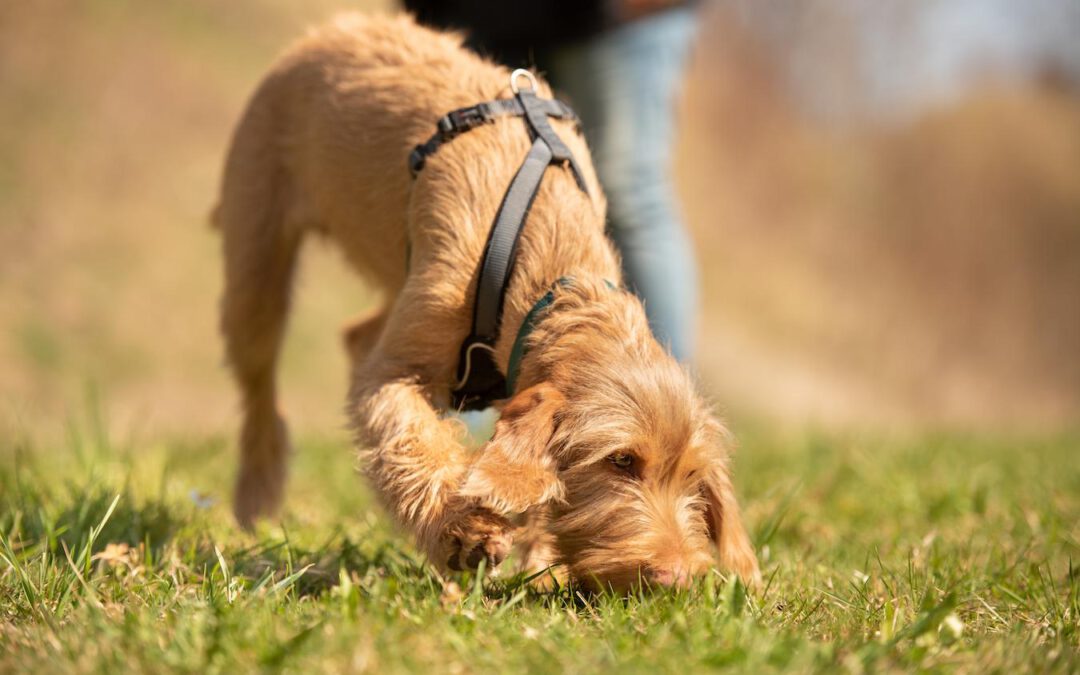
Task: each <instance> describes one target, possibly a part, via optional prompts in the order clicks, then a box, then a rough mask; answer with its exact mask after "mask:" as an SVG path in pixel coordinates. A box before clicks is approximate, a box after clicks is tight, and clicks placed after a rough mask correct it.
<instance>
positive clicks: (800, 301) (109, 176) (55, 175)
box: [0, 0, 1080, 434]
mask: <svg viewBox="0 0 1080 675" xmlns="http://www.w3.org/2000/svg"><path fill="white" fill-rule="evenodd" d="M347 8H360V9H391V8H393V4H392V3H386V2H361V3H357V2H345V1H334V2H331V1H329V0H306V1H305V2H299V1H295V0H294V1H291V2H290V1H286V0H258V1H256V0H231V1H230V2H227V3H225V2H220V1H217V0H155V2H152V3H151V2H138V1H136V0H35V2H23V3H20V2H12V1H5V2H0V425H2V426H0V429H5V430H11V429H16V430H18V429H27V428H32V429H38V428H41V427H42V426H43V425H50V424H55V423H57V422H60V421H63V420H64V419H65V418H66V417H68V416H70V415H71V414H72V412H73V411H76V410H79V409H80V408H82V407H83V406H84V405H85V402H86V400H87V398H88V397H91V398H93V399H96V400H100V401H104V405H105V407H106V409H107V411H108V419H109V420H110V423H112V424H115V425H118V426H119V427H121V428H123V429H127V430H134V431H135V432H137V431H139V430H154V431H155V432H157V431H166V432H172V431H175V432H184V433H189V432H192V431H196V432H200V433H201V432H210V433H217V432H227V433H229V434H231V433H232V429H233V427H234V425H235V423H236V407H237V406H236V398H235V393H234V389H233V387H232V385H231V382H230V381H229V378H228V374H227V372H226V371H225V369H224V367H223V365H222V358H221V354H222V346H221V340H220V339H219V337H218V334H217V328H216V321H217V319H216V313H217V302H218V296H219V294H220V287H221V280H220V277H221V271H220V260H219V242H218V240H217V237H216V235H215V233H214V232H213V231H211V229H210V228H209V226H208V223H207V216H208V214H209V211H210V208H211V206H212V204H213V202H214V200H215V197H216V191H217V183H218V179H219V176H220V171H221V165H222V161H223V157H224V152H225V148H226V145H227V142H228V139H229V136H230V133H231V130H232V127H233V125H234V123H235V122H236V120H237V118H238V116H239V114H240V112H241V109H242V106H243V105H244V102H245V100H246V98H247V96H248V95H249V94H250V92H251V91H252V90H253V88H254V86H255V84H256V82H257V81H258V79H259V78H260V77H261V76H262V74H263V73H264V72H265V70H266V69H267V68H268V66H269V65H270V63H271V61H272V60H273V58H274V56H275V54H276V53H277V52H278V51H280V50H281V49H282V48H283V47H284V46H285V45H286V44H287V43H288V42H289V41H290V40H292V39H293V38H294V37H296V36H297V35H298V34H299V33H300V32H301V31H302V30H303V28H304V27H305V26H307V25H310V24H311V23H314V22H318V21H321V20H323V19H325V18H326V17H328V16H329V15H330V14H332V13H333V12H334V11H336V10H340V9H347ZM701 12H702V14H701V25H700V35H699V39H698V43H697V45H696V47H695V49H694V55H693V59H692V64H691V66H690V70H689V72H688V74H687V78H686V82H685V86H684V91H683V95H682V105H681V113H680V120H681V125H680V135H679V150H678V153H677V162H676V172H677V178H678V186H679V190H680V193H681V196H682V198H683V203H684V207H685V213H686V216H687V219H688V221H689V223H690V225H691V228H692V230H693V234H694V237H695V241H696V243H697V250H698V255H699V258H700V261H701V267H702V275H703V278H702V284H703V301H704V306H703V315H702V321H701V327H700V330H701V334H700V338H699V350H698V356H697V368H698V370H699V372H700V376H701V379H702V380H703V382H704V383H705V386H706V388H707V389H708V390H709V391H710V393H711V394H713V396H714V397H715V398H716V400H717V401H719V402H720V404H721V406H722V407H723V408H724V409H725V410H726V411H727V413H728V415H729V417H733V418H736V420H737V419H755V420H765V421H766V422H767V423H769V424H773V423H776V424H785V425H788V424H792V425H803V424H807V423H810V424H813V425H822V426H829V427H833V426H837V427H858V428H864V427H880V428H900V429H903V428H917V427H918V428H926V427H933V428H979V429H983V430H986V429H990V430H1000V431H1014V430H1016V431H1019V430H1033V431H1052V430H1058V429H1062V428H1066V427H1073V428H1075V426H1076V423H1077V422H1078V421H1080V2H1077V1H1076V0H1025V1H1024V2H1016V1H1014V0H799V1H796V0H786V1H775V2H752V1H750V0H744V1H741V2H736V1H732V0H718V1H714V2H708V3H702V5H701ZM402 162H403V163H402V170H404V158H403V159H402ZM372 301H373V298H372V296H371V294H370V293H369V292H368V291H367V290H366V289H365V288H364V286H363V285H362V283H361V282H359V281H358V280H357V279H356V278H355V277H353V276H352V275H351V273H349V272H348V271H346V270H345V269H344V266H343V265H342V263H341V261H340V260H339V258H338V256H337V255H336V254H335V253H334V252H333V251H330V250H327V249H324V248H322V247H321V246H320V245H319V244H318V243H317V242H311V244H310V245H309V246H308V250H306V251H305V256H304V261H303V264H302V267H301V274H300V281H299V286H298V292H297V295H296V304H295V307H296V311H295V312H294V314H293V317H292V323H291V329H290V334H289V340H288V344H287V348H286V353H285V357H284V371H283V383H282V385H283V386H282V394H283V399H284V402H285V406H286V409H287V411H288V412H289V415H290V418H291V421H292V425H293V427H294V428H295V429H297V430H299V431H301V432H303V431H305V430H308V431H321V432H325V431H327V430H332V429H335V428H338V427H340V425H341V424H342V421H343V416H342V415H341V413H340V410H341V402H342V400H343V396H344V392H345V375H346V371H345V359H344V357H343V354H342V352H341V349H340V346H339V343H338V328H339V327H340V325H341V324H342V323H343V322H344V321H345V320H346V319H347V318H348V317H350V316H352V315H355V314H356V313H358V312H360V311H362V310H364V309H365V308H366V307H368V306H369V305H370V304H371V303H372Z"/></svg>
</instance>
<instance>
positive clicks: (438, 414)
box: [213, 13, 760, 589]
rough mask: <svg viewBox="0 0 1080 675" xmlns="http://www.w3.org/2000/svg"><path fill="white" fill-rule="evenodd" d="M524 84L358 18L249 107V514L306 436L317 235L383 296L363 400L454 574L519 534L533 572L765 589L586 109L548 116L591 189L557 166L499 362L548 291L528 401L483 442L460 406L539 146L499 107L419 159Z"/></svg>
mask: <svg viewBox="0 0 1080 675" xmlns="http://www.w3.org/2000/svg"><path fill="white" fill-rule="evenodd" d="M508 81H509V73H508V71H507V70H506V69H505V68H503V67H500V66H498V65H495V64H493V63H491V62H489V61H487V60H485V59H483V58H481V57H479V56H476V55H474V54H472V53H470V52H469V51H467V50H465V49H464V48H463V47H462V38H461V37H460V36H459V35H456V34H452V33H441V32H435V31H432V30H429V29H426V28H423V27H421V26H418V25H417V24H416V23H415V22H414V21H413V20H412V19H411V18H410V17H408V16H381V17H380V16H366V15H362V14H356V13H352V14H345V15H340V16H337V17H335V18H334V19H333V20H332V21H331V22H330V23H329V24H327V25H325V26H322V27H320V28H317V29H314V30H312V31H310V32H309V33H308V34H307V35H306V36H305V37H304V38H302V39H301V40H300V41H299V42H298V43H297V44H295V45H294V46H293V47H292V48H291V49H289V50H287V51H286V53H285V54H284V55H283V56H282V57H281V58H280V59H279V60H278V62H277V64H276V65H275V66H274V67H273V69H272V70H271V71H270V73H269V74H268V75H267V76H266V77H265V79H264V80H263V81H262V83H261V84H260V86H259V87H258V89H257V90H256V92H255V93H254V95H253V96H252V98H251V100H250V102H249V104H248V106H247V109H246V111H245V112H244V114H243V117H242V119H241V121H240V123H239V125H238V127H237V129H236V131H235V134H234V137H233V139H232V143H231V147H230V149H229V152H228V158H227V161H226V166H225V170H224V177H223V180H222V188H221V193H220V198H219V201H218V204H217V206H216V208H215V209H214V214H213V222H214V224H215V226H216V227H217V228H218V229H219V230H220V231H221V233H222V235H223V241H224V262H225V290H224V296H223V301H222V314H221V328H222V332H223V334H224V337H225V342H226V346H227V359H228V363H229V365H230V366H231V370H232V372H233V374H234V376H235V379H236V381H237V384H238V385H239V389H240V392H241V397H242V403H243V414H244V419H243V425H242V430H241V433H240V443H239V445H240V459H241V461H240V470H239V476H238V479H237V484H236V490H235V499H234V512H235V515H236V517H237V519H238V521H239V522H240V523H241V524H242V525H244V526H246V527H251V526H252V524H253V523H254V522H255V521H256V520H257V519H258V518H259V517H260V516H265V515H270V514H273V513H274V512H275V510H276V509H277V508H278V507H279V505H280V503H281V500H282V492H283V487H284V483H285V474H286V463H287V458H288V455H289V441H288V435H287V431H286V425H285V421H284V417H283V416H282V414H281V412H280V411H279V409H278V406H277V402H276V378H275V364H276V360H277V358H278V353H279V351H280V347H281V341H282V337H283V334H284V330H285V322H286V316H287V313H288V305H289V295H290V285H291V278H292V276H293V272H294V268H295V266H296V260H297V253H298V251H299V249H300V245H301V241H302V240H303V239H304V237H305V236H307V235H309V234H312V233H315V234H319V235H322V236H323V237H325V238H327V239H329V240H331V241H332V242H333V243H334V244H336V245H337V246H338V247H339V248H340V249H341V250H342V251H343V252H344V255H345V258H346V259H347V261H348V263H349V264H350V265H351V266H352V267H353V268H355V269H356V271H357V272H359V273H360V274H361V275H362V276H363V277H364V278H365V279H366V280H368V281H369V282H370V283H371V284H373V285H374V286H376V287H377V288H379V289H380V290H381V292H382V294H383V302H382V305H381V307H380V308H379V309H378V310H376V311H374V312H372V313H370V314H369V315H367V316H364V317H361V318H360V319H358V320H356V321H354V322H353V323H351V324H350V325H349V326H347V328H346V330H345V331H344V341H345V345H346V348H347V350H348V353H349V356H350V360H351V364H352V367H351V368H352V370H351V380H350V382H351V384H350V388H349V394H348V399H347V400H348V403H347V411H348V416H349V419H350V421H351V425H352V428H353V429H354V430H355V435H356V442H357V446H358V448H359V452H360V456H361V464H362V466H363V470H364V472H365V473H366V475H367V477H368V479H369V481H370V483H371V485H372V486H373V488H374V490H375V492H376V493H377V494H378V496H379V498H380V500H381V502H382V504H383V505H384V506H385V508H386V509H387V510H388V511H389V512H390V513H391V514H393V516H394V517H395V518H396V520H397V522H398V523H400V524H401V525H402V526H403V527H404V528H405V529H407V530H408V531H410V532H411V533H412V534H413V535H414V537H415V540H416V543H417V545H418V547H419V548H420V549H421V550H422V551H423V552H424V553H425V554H426V555H427V556H428V558H429V560H431V561H433V563H434V564H436V565H437V566H439V567H440V568H444V569H451V570H460V569H472V568H477V567H478V566H479V564H480V563H481V561H485V564H486V566H487V568H488V569H491V568H493V567H494V566H496V565H498V564H499V563H501V562H502V560H503V559H504V558H505V557H506V556H507V555H508V554H509V553H510V550H511V546H512V545H514V544H516V545H518V546H519V548H520V552H521V561H522V564H523V566H524V568H525V569H527V570H533V571H534V570H543V569H544V568H547V567H549V566H550V567H555V568H556V569H558V570H560V571H561V573H562V574H565V575H568V576H569V578H571V579H574V580H578V581H579V582H581V583H582V584H584V585H585V586H595V587H610V588H616V589H627V588H630V587H634V586H635V585H637V584H639V583H647V584H655V585H659V586H685V585H687V584H688V583H690V581H691V579H693V578H694V577H695V576H697V575H699V574H700V573H702V572H703V571H704V570H706V569H708V568H709V567H711V566H712V565H714V564H715V561H716V559H717V557H718V559H719V563H720V565H721V566H722V567H723V568H725V569H727V570H730V571H733V572H735V573H736V574H738V575H739V576H740V577H741V578H742V579H743V580H745V581H746V582H748V583H753V582H755V581H756V580H758V579H760V574H759V571H758V564H757V559H756V557H755V553H754V549H753V547H752V545H751V543H750V540H749V538H748V536H747V533H746V531H745V530H744V527H743V524H742V521H741V517H740V513H739V505H738V502H737V500H736V496H735V491H734V488H733V485H732V482H731V475H730V469H729V450H728V448H729V445H730V443H729V439H728V434H727V432H726V431H725V428H724V427H723V426H722V424H721V423H720V422H719V421H718V420H717V419H716V418H715V417H714V416H713V415H712V413H711V412H710V410H709V408H708V407H707V406H706V404H705V403H704V402H703V400H702V398H701V397H700V396H699V395H698V394H697V393H696V392H695V389H694V383H693V382H692V379H691V377H690V376H689V375H688V373H687V372H686V371H685V370H684V369H683V368H682V367H681V366H680V365H679V364H678V363H677V362H676V361H675V360H674V359H673V358H672V357H671V356H670V355H669V354H668V353H667V351H666V350H665V348H664V347H663V346H662V345H661V344H659V343H658V342H657V340H656V339H655V338H654V337H653V335H652V333H651V332H650V330H649V326H648V323H647V321H646V316H645V312H644V309H643V307H642V304H641V302H640V300H639V299H638V298H636V297H635V296H634V295H633V294H631V293H629V292H626V291H623V290H620V289H619V286H620V285H621V272H620V261H619V258H618V255H617V253H616V251H615V249H614V248H613V246H612V244H611V243H610V241H609V240H608V239H607V237H606V235H605V208H606V207H605V203H604V200H603V196H602V194H603V193H602V191H601V188H600V185H599V184H598V182H597V178H596V174H595V171H594V169H593V166H592V163H591V161H590V160H589V153H588V149H587V147H586V144H585V141H584V140H583V139H582V138H581V136H580V135H579V133H578V131H577V130H576V128H575V126H574V124H573V122H572V121H569V120H558V119H555V120H552V121H551V124H552V127H553V128H554V130H555V131H556V132H557V133H558V135H559V137H560V138H561V139H563V141H564V142H565V143H566V146H567V147H569V149H570V150H571V151H572V152H573V155H574V157H576V158H577V162H578V165H579V166H580V171H581V173H582V175H583V176H584V183H585V184H584V185H583V186H579V185H576V184H575V178H574V176H572V175H571V173H570V172H569V171H567V170H565V169H563V168H558V167H553V168H551V169H549V170H548V171H547V174H546V177H545V178H544V179H543V183H542V185H541V187H540V189H539V192H538V193H537V194H536V197H535V200H534V202H533V203H532V206H531V210H530V211H529V214H528V220H527V223H526V225H525V226H524V229H523V231H522V233H521V236H520V240H519V242H518V248H517V252H516V262H515V264H514V267H513V271H512V276H511V277H510V282H509V285H508V287H507V288H506V292H505V295H504V309H503V313H502V319H501V326H502V329H501V334H500V335H499V337H498V340H497V342H496V343H495V345H494V351H493V357H494V362H495V363H496V364H497V365H498V367H499V368H500V369H501V370H502V371H503V372H505V371H506V368H507V364H508V360H509V359H510V352H511V350H512V348H513V342H514V334H515V332H516V331H517V328H518V326H520V325H521V324H522V322H523V321H524V320H525V317H526V315H527V314H528V312H529V311H530V308H532V307H533V305H534V303H535V302H536V300H537V298H539V297H541V296H544V294H545V293H550V294H551V297H550V298H549V299H550V301H551V302H550V306H549V307H548V308H547V309H546V311H545V312H544V313H543V314H542V315H541V316H540V317H539V319H538V320H537V322H536V325H535V328H534V330H533V332H532V333H531V334H530V335H529V337H528V340H527V346H528V350H527V353H526V355H525V356H524V358H523V359H522V361H521V364H520V375H519V376H518V378H517V386H516V390H515V393H514V394H513V395H512V396H511V397H510V398H509V399H508V400H505V401H502V402H500V403H499V406H500V407H501V411H500V416H499V418H498V420H497V422H496V424H495V430H494V434H493V436H492V438H491V439H490V441H489V442H487V443H486V444H485V445H484V446H483V447H482V448H480V449H479V450H477V451H474V452H468V451H466V449H465V447H464V446H463V441H462V433H461V431H460V430H461V424H460V422H459V421H457V420H455V419H453V418H452V416H448V415H447V414H446V412H447V411H448V410H450V409H451V408H452V406H451V391H452V389H453V387H454V385H455V382H456V379H457V372H456V369H457V365H458V357H459V354H458V349H459V346H460V345H461V344H462V341H463V340H464V339H465V338H466V336H467V335H468V333H469V330H470V316H471V314H472V311H473V303H474V297H475V294H476V286H477V276H478V266H479V264H480V261H481V258H482V256H483V255H484V250H485V243H486V241H487V238H488V235H489V231H490V230H491V227H492V219H493V216H494V214H495V213H496V211H497V209H498V208H499V206H500V201H501V200H502V198H503V195H504V194H505V193H506V191H507V186H508V185H509V184H510V181H511V180H512V179H513V177H514V174H515V172H516V171H517V169H518V166H519V165H520V164H521V161H522V158H523V157H524V156H525V154H526V152H527V151H528V150H529V136H528V134H526V133H523V131H522V122H521V120H518V119H512V118H508V119H502V120H498V121H496V122H493V123H491V124H486V125H483V126H482V127H480V128H477V129H475V130H472V131H471V132H470V133H468V134H462V135H461V136H460V137H459V138H456V139H454V140H453V142H451V143H447V144H445V145H444V146H443V147H441V149H440V150H439V152H438V154H436V155H434V156H433V157H431V158H429V159H428V160H427V162H426V166H425V168H424V170H423V171H422V172H420V173H419V174H417V175H416V176H415V178H414V177H412V176H410V173H409V171H408V170H407V169H406V158H407V157H408V156H409V154H410V151H411V150H412V149H413V148H414V147H415V146H417V144H418V143H420V142H422V141H423V140H424V139H425V138H426V137H428V136H429V135H430V133H431V130H432V128H433V124H434V122H435V121H436V120H438V119H439V118H440V117H441V116H442V115H444V114H445V113H446V112H447V111H448V110H451V109H455V108H459V107H463V106H469V105H473V104H475V103H477V102H479V101H486V100H490V99H499V98H507V97H508V96H509V95H510V93H511V92H510V86H509V85H508ZM536 86H537V88H538V91H537V93H538V94H539V95H542V96H546V97H549V98H550V96H551V91H550V88H549V87H548V86H547V85H546V84H545V83H543V82H542V81H541V82H539V83H538V84H537V85H536ZM581 188H586V189H581ZM560 278H569V279H572V282H571V283H563V284H556V283H555V281H556V280H557V279H560Z"/></svg>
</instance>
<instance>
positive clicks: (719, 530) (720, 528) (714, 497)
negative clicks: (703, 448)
mask: <svg viewBox="0 0 1080 675" xmlns="http://www.w3.org/2000/svg"><path fill="white" fill-rule="evenodd" d="M702 493H703V494H704V497H705V507H706V509H705V510H706V519H707V521H708V525H709V535H710V536H711V537H712V539H713V541H714V542H716V548H717V550H718V551H719V554H720V565H721V567H723V568H725V569H727V570H731V571H732V572H735V573H736V574H738V575H739V578H741V579H742V580H743V582H744V583H746V584H747V585H751V586H756V585H758V584H760V583H761V571H760V570H759V569H758V561H757V555H756V554H755V553H754V547H753V545H752V544H751V543H750V537H749V536H747V534H746V530H745V529H744V528H743V524H742V516H741V515H740V514H739V502H738V501H737V500H736V499H735V488H734V486H733V485H732V484H731V477H730V476H729V475H728V470H727V466H726V463H725V462H722V461H718V462H716V463H714V464H713V465H712V466H710V467H709V468H708V469H707V470H706V472H705V479H704V480H703V481H702Z"/></svg>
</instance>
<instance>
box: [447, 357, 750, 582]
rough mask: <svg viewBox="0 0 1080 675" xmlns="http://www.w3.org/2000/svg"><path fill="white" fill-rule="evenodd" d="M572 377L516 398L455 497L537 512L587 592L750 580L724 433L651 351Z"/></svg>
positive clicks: (675, 371)
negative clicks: (714, 567)
mask: <svg viewBox="0 0 1080 675" xmlns="http://www.w3.org/2000/svg"><path fill="white" fill-rule="evenodd" d="M649 351H650V352H651V353H649V354H648V357H649V358H647V359H642V358H640V357H641V356H642V355H641V354H638V355H633V354H627V355H625V356H626V358H619V359H603V358H598V359H588V358H584V359H575V363H574V364H573V366H572V368H571V367H569V366H568V367H567V369H566V371H567V372H563V373H561V374H560V375H559V376H557V377H553V378H551V379H550V380H547V381H543V382H541V383H539V384H536V385H534V386H532V387H530V388H528V389H526V390H524V391H521V392H520V393H518V394H517V395H516V396H514V397H513V398H512V399H511V400H510V401H509V402H508V403H507V404H506V405H505V407H504V408H503V410H502V415H501V417H500V419H499V421H498V422H497V423H496V427H495V434H494V436H493V437H492V440H491V441H490V442H489V443H488V445H487V446H486V447H485V448H484V449H483V450H482V451H481V454H480V456H479V458H478V459H477V461H476V462H475V464H474V465H473V466H472V468H471V470H470V473H469V475H468V477H467V479H466V481H465V484H464V487H463V493H464V494H465V495H467V496H471V497H474V498H477V499H479V500H480V501H481V503H483V504H484V505H486V506H487V507H489V508H491V509H493V510H495V511H497V512H499V513H501V514H504V515H508V516H509V515H513V514H520V513H524V512H526V511H528V510H529V509H534V508H543V509H545V510H546V512H547V516H548V521H549V526H548V527H549V531H550V533H551V534H552V535H553V536H554V539H555V541H556V547H557V553H558V556H559V561H558V562H560V563H562V564H564V565H565V566H566V567H567V569H568V570H569V572H570V574H571V576H572V577H573V578H574V579H576V580H578V581H580V582H582V583H585V584H587V585H590V586H593V587H612V588H616V589H627V588H630V587H632V586H634V585H636V584H637V583H639V582H642V581H644V582H646V583H650V584H656V585H663V586H672V585H685V584H686V583H688V582H689V580H690V579H691V578H692V577H693V576H695V575H697V574H699V573H701V572H703V571H704V570H705V569H706V568H708V567H709V566H710V565H711V564H712V562H713V560H714V555H715V554H718V555H719V560H720V563H721V566H722V567H724V568H726V569H729V570H732V571H734V572H736V573H737V574H739V575H740V576H741V577H742V578H743V579H744V580H746V581H748V582H753V581H756V580H757V579H758V577H759V573H758V567H757V560H756V557H755V555H754V551H753V548H752V547H751V545H750V542H749V539H748V538H747V536H746V533H745V531H744V529H743V526H742V522H741V519H740V515H739V507H738V504H737V502H736V499H735V494H734V490H733V487H732V484H731V481H730V478H729V474H728V467H727V450H726V447H725V437H726V434H725V431H724V429H723V427H722V426H721V425H720V423H719V422H718V421H717V420H716V419H715V418H714V417H713V416H712V415H711V414H710V413H709V412H708V411H707V409H706V408H705V406H704V405H703V404H702V403H701V401H700V400H699V398H698V397H697V395H696V394H695V392H694V389H693V386H692V382H691V380H690V378H689V376H688V375H687V374H686V373H685V371H684V370H683V369H682V368H681V367H679V365H678V364H677V363H676V362H675V361H674V359H672V358H671V357H670V356H668V355H667V354H666V353H664V352H663V350H662V349H660V348H659V346H658V345H657V347H656V349H652V350H649Z"/></svg>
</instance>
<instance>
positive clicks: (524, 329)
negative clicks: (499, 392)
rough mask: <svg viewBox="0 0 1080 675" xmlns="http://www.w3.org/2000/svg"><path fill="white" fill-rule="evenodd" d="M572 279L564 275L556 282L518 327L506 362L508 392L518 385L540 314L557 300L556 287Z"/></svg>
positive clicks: (511, 392) (511, 391)
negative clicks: (529, 340)
mask: <svg viewBox="0 0 1080 675" xmlns="http://www.w3.org/2000/svg"><path fill="white" fill-rule="evenodd" d="M570 281H571V279H570V277H562V278H561V279H559V280H558V281H556V282H555V285H554V287H553V288H552V289H551V290H550V291H548V292H547V293H545V294H544V296H543V297H541V298H540V299H539V300H537V301H536V303H535V304H533V306H532V309H530V310H529V313H528V314H526V315H525V319H524V320H522V322H521V327H520V328H518V333H517V337H516V338H514V346H513V347H512V348H511V349H510V361H509V362H508V363H507V364H506V392H507V394H513V393H514V389H515V387H516V386H517V378H518V373H519V372H520V371H521V360H522V359H523V358H525V352H526V351H527V350H526V347H525V342H526V341H527V340H528V339H529V336H530V335H532V332H533V330H535V329H536V322H537V321H539V320H540V315H541V314H543V312H544V310H545V309H547V308H548V307H550V306H551V303H553V302H555V288H558V287H559V286H565V285H566V284H569V283H570Z"/></svg>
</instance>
